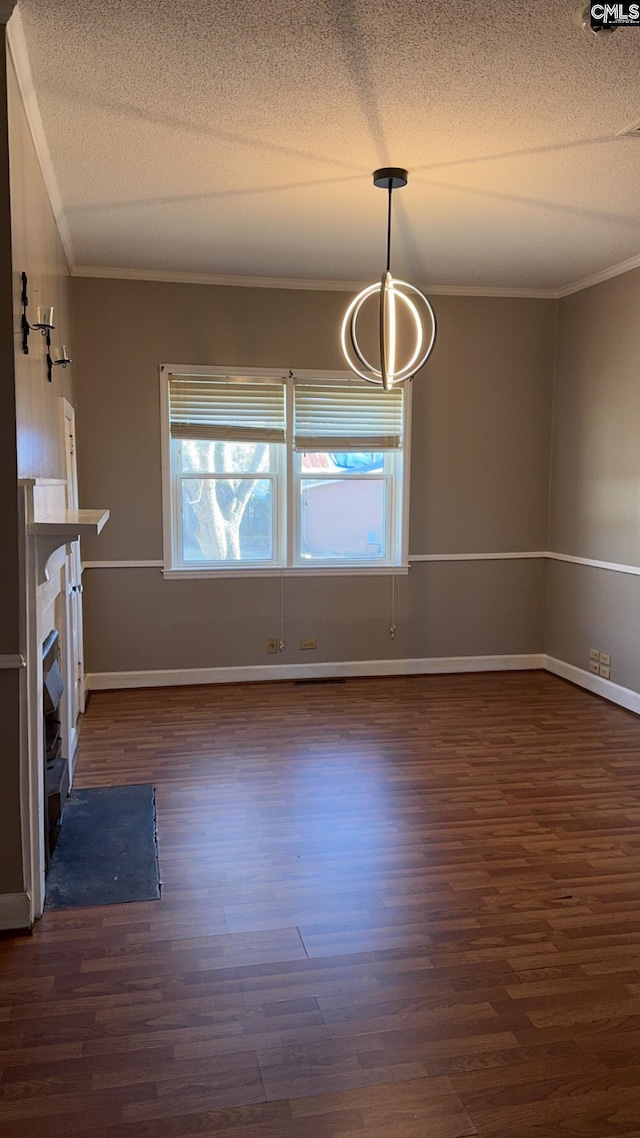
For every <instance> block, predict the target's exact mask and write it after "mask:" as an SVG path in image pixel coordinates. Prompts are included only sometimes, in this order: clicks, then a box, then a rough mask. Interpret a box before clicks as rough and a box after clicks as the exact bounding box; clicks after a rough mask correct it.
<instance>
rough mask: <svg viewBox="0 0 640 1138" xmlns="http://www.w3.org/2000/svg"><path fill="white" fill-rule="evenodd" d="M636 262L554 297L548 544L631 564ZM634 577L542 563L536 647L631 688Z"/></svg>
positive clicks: (636, 437)
mask: <svg viewBox="0 0 640 1138" xmlns="http://www.w3.org/2000/svg"><path fill="white" fill-rule="evenodd" d="M639 310H640V270H637V269H636V270H634V271H633V272H630V273H625V274H624V275H623V276H619V277H614V278H613V279H612V280H609V281H605V282H603V283H602V284H599V285H596V286H594V287H593V288H590V289H585V290H584V291H582V292H578V293H575V294H574V295H573V296H569V297H566V298H564V299H563V300H561V301H560V304H559V315H558V339H557V368H556V382H555V398H554V428H553V455H552V483H551V511H550V548H551V549H552V550H553V551H554V552H556V553H564V554H570V555H573V556H576V557H586V558H590V559H594V560H599V561H607V562H615V563H619V564H622V565H629V566H636V567H638V566H640V379H639V376H640V327H639V325H638V311H639ZM639 633H640V577H638V576H632V575H628V574H625V573H617V572H612V571H609V570H604V569H598V568H594V567H592V566H582V565H576V564H570V563H564V562H551V563H550V565H549V571H548V595H547V624H546V649H547V651H548V653H549V654H550V655H551V656H555V657H557V658H559V659H561V660H565V661H567V662H568V663H570V664H574V665H576V666H577V667H580V668H586V669H588V668H589V649H590V648H599V649H600V650H601V651H603V652H607V653H608V654H609V655H611V657H612V667H611V679H612V680H613V681H614V682H615V683H618V684H622V686H623V687H629V688H632V689H633V690H635V691H640V635H639Z"/></svg>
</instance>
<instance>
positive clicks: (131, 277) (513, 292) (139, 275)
mask: <svg viewBox="0 0 640 1138" xmlns="http://www.w3.org/2000/svg"><path fill="white" fill-rule="evenodd" d="M71 275H72V276H74V277H97V278H99V279H104V278H106V279H107V280H117V281H160V282H164V283H166V284H201V285H223V286H224V287H227V288H228V287H232V288H286V289H301V290H312V291H315V292H359V291H360V290H361V289H362V288H365V287H366V285H367V284H370V283H371V282H370V281H362V280H360V281H330V280H313V279H304V278H300V279H297V278H295V277H236V276H227V275H225V274H222V273H184V272H177V271H172V270H171V269H166V270H165V269H127V268H109V267H108V266H103V265H76V266H75V268H73V269H72V270H71ZM424 291H425V292H428V293H429V294H430V295H431V296H496V297H524V298H529V299H534V300H557V299H558V296H559V292H558V290H557V289H549V288H501V287H499V286H496V285H425V286H424Z"/></svg>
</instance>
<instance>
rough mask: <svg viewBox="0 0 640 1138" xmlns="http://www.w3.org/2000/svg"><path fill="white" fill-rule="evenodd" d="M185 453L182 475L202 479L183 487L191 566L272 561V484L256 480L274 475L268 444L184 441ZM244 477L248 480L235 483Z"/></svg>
mask: <svg viewBox="0 0 640 1138" xmlns="http://www.w3.org/2000/svg"><path fill="white" fill-rule="evenodd" d="M181 447H182V469H183V471H185V472H186V471H188V472H189V473H190V474H198V473H200V472H201V473H202V475H203V477H202V478H187V479H184V480H183V483H182V487H183V500H182V508H183V531H184V536H183V544H184V546H185V557H187V556H188V551H189V550H190V553H189V560H204V561H241V560H246V559H247V558H254V559H259V558H261V557H264V556H270V546H271V532H272V525H271V514H272V502H271V496H272V495H271V481H270V479H266V478H262V479H261V478H260V477H254V475H260V474H261V473H263V472H267V471H268V470H269V444H268V443H233V442H204V441H191V440H183V441H182V443H181ZM240 472H242V474H244V475H245V477H234V475H237V474H239V473H240ZM211 475H217V477H211ZM225 475H226V477H224V476H225ZM247 475H248V476H247ZM221 476H222V477H221ZM243 523H244V525H243Z"/></svg>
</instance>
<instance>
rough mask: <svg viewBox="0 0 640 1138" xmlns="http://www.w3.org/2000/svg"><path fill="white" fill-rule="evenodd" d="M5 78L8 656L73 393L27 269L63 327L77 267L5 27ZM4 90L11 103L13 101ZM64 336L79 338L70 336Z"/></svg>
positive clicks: (13, 723) (2, 453) (10, 849)
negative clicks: (26, 501) (52, 362)
mask: <svg viewBox="0 0 640 1138" xmlns="http://www.w3.org/2000/svg"><path fill="white" fill-rule="evenodd" d="M1 30H2V40H3V42H2V45H0V55H1V57H2V60H3V65H2V66H3V74H2V76H0V92H2V96H1V100H0V368H1V372H2V378H3V382H2V383H1V384H0V432H1V434H2V445H1V446H0V479H1V485H2V491H3V493H2V497H1V499H0V525H1V527H2V538H3V546H2V549H3V552H2V560H1V562H0V565H1V568H0V573H1V574H2V587H1V588H0V654H2V655H9V656H13V655H16V654H18V653H19V652H20V649H21V638H20V616H21V610H22V606H23V602H24V598H23V596H22V593H21V587H20V566H19V562H18V556H19V549H20V544H21V541H20V533H19V521H18V492H17V479H18V477H25V476H29V477H35V476H40V477H60V476H62V474H63V469H62V450H61V439H60V418H59V404H60V400H59V398H58V396H59V395H60V394H61V393H62V392H64V393H65V394H67V395H68V396H70V397H71V398H72V394H71V388H70V379H71V376H70V372H66V374H65V373H63V374H62V375H61V374H60V372H61V369H57V370H56V372H55V379H54V382H53V383H52V384H49V383H48V382H47V379H46V369H45V364H44V356H45V346H44V340H43V339H42V337H41V336H40V335H39V334H37V333H32V336H31V342H30V352H29V355H28V356H25V355H23V353H22V345H21V336H20V316H21V306H20V293H21V281H20V273H21V271H22V270H24V271H26V272H27V274H28V276H29V300H30V302H31V309H30V315H31V319H32V320H33V319H34V309H35V305H36V304H53V305H54V306H56V309H57V313H56V323H58V321H59V322H60V323H59V330H60V331H62V330H63V329H64V330H65V331H66V330H67V329H68V328H69V306H68V300H69V296H68V292H69V290H68V283H67V281H68V270H67V266H66V260H65V257H64V253H63V250H62V246H61V244H60V238H59V236H58V232H57V228H56V224H55V220H54V217H53V214H52V211H51V206H50V204H49V199H48V197H47V193H46V189H45V186H44V182H43V179H42V175H41V172H40V167H39V164H38V160H37V157H36V154H35V149H34V146H33V142H32V138H31V133H30V131H29V127H28V124H27V121H26V118H25V114H24V108H23V105H22V101H21V98H20V94H19V91H18V86H17V82H16V78H15V74H14V71H13V66H12V64H11V61H10V60H9V61H8V66H7V75H6V82H5V76H4V66H5V63H4V61H5V60H6V52H5V43H4V33H5V27H4V25H1ZM5 91H6V92H7V104H6V105H5V102H4V98H5V95H4V93H5ZM64 338H65V341H67V342H69V343H72V340H71V337H70V333H67V335H65V337H64ZM25 700H26V693H25V690H24V672H20V671H3V672H2V673H0V716H1V718H2V723H3V727H4V735H3V747H2V759H1V760H0V762H1V763H2V803H1V805H0V894H2V893H20V892H22V890H23V887H24V882H23V863H22V835H21V814H20V744H21V728H22V725H23V721H24V715H25V714H26V703H25Z"/></svg>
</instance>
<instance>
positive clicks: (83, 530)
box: [27, 510, 109, 545]
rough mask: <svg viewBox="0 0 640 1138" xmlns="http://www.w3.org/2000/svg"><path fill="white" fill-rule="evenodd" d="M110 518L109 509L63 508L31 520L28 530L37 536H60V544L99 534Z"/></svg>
mask: <svg viewBox="0 0 640 1138" xmlns="http://www.w3.org/2000/svg"><path fill="white" fill-rule="evenodd" d="M108 518H109V511H108V510H63V511H62V512H61V513H59V514H50V515H49V516H48V517H46V518H40V519H39V520H38V521H33V522H29V523H28V524H27V530H28V532H29V533H30V534H34V535H36V536H41V537H44V536H46V537H58V538H59V539H60V541H59V544H60V545H65V544H66V543H67V542H68V541H78V539H79V538H81V537H89V536H90V535H95V534H99V533H100V531H101V530H102V529H103V527H104V526H105V524H106V522H107V520H108Z"/></svg>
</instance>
